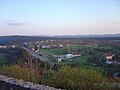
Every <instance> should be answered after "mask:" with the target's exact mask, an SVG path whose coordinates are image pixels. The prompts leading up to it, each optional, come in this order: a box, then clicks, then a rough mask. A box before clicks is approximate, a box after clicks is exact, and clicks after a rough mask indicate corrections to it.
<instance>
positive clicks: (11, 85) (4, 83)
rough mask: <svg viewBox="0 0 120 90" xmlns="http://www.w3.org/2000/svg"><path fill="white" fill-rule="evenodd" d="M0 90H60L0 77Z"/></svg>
mask: <svg viewBox="0 0 120 90" xmlns="http://www.w3.org/2000/svg"><path fill="white" fill-rule="evenodd" d="M0 90H61V89H56V88H53V87H49V86H45V85H39V84H33V83H31V82H24V81H23V80H18V79H14V78H12V77H7V76H3V75H0Z"/></svg>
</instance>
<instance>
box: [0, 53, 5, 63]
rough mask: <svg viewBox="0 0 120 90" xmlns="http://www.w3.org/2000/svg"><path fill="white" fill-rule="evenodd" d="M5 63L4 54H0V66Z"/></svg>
mask: <svg viewBox="0 0 120 90" xmlns="http://www.w3.org/2000/svg"><path fill="white" fill-rule="evenodd" d="M5 62H6V54H5V53H0V64H3V63H5Z"/></svg>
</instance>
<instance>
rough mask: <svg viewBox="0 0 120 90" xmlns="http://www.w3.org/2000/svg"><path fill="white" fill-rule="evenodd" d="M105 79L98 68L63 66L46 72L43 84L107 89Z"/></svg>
mask: <svg viewBox="0 0 120 90" xmlns="http://www.w3.org/2000/svg"><path fill="white" fill-rule="evenodd" d="M106 82H107V79H106V78H105V77H104V76H103V75H102V72H101V71H99V70H93V69H90V70H88V69H86V68H83V67H77V68H70V67H63V68H61V69H60V70H59V71H57V72H51V73H47V74H46V75H45V78H44V84H46V85H50V86H53V87H57V88H65V89H69V90H78V89H79V90H80V89H81V90H103V89H104V90H108V89H109V88H108V86H107V84H106Z"/></svg>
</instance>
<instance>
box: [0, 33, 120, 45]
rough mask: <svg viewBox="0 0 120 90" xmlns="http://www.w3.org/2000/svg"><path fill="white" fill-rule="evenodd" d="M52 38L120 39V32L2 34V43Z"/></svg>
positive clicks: (0, 40)
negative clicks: (101, 33) (99, 33)
mask: <svg viewBox="0 0 120 90" xmlns="http://www.w3.org/2000/svg"><path fill="white" fill-rule="evenodd" d="M46 39H47V40H50V39H88V40H89V39H90V40H96V39H97V40H104V39H105V40H120V34H104V35H54V36H47V35H46V36H0V44H14V43H15V44H16V43H17V44H21V43H23V42H26V41H33V42H34V41H39V40H46Z"/></svg>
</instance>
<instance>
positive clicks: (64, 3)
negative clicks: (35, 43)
mask: <svg viewBox="0 0 120 90" xmlns="http://www.w3.org/2000/svg"><path fill="white" fill-rule="evenodd" d="M115 33H120V0H0V36H4V35H80V34H81V35H88V34H115Z"/></svg>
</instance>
